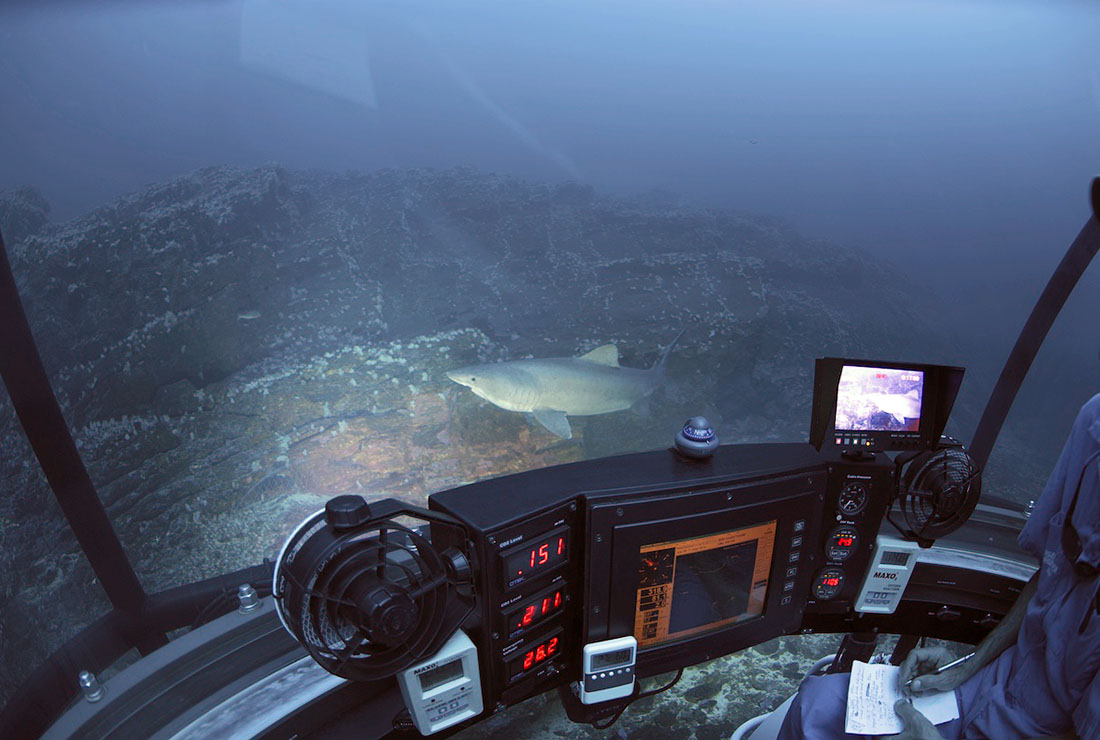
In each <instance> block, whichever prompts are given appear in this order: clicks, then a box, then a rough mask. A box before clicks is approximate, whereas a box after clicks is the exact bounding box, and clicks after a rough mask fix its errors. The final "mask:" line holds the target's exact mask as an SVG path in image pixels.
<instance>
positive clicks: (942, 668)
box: [905, 653, 974, 688]
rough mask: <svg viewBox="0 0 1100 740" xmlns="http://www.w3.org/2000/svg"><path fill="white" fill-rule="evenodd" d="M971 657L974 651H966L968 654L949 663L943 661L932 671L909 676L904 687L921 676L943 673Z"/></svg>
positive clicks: (907, 686)
mask: <svg viewBox="0 0 1100 740" xmlns="http://www.w3.org/2000/svg"><path fill="white" fill-rule="evenodd" d="M973 657H974V653H968V654H966V655H964V656H962V657H961V658H959V659H958V660H953V661H951V662H950V663H944V664H943V665H941V666H940V667H938V668H936V669H934V670H932V671H929V672H928V673H922V674H921V675H920V676H913V677H912V678H910V679H909V680H908V681H906V682H905V686H906V688H909V687H910V686H912V683H913V682H914V681H916V680H917V679H918V678H921V677H922V676H937V675H939V674H941V673H943V672H944V671H946V670H948V669H949V668H954V667H955V666H957V665H962V664H963V663H965V662H966V661H968V660H970V659H971V658H973Z"/></svg>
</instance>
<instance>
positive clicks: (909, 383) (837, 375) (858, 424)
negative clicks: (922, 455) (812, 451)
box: [810, 357, 963, 453]
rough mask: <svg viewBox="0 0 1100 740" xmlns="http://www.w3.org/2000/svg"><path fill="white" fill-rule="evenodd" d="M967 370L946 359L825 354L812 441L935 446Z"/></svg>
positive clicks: (817, 379)
mask: <svg viewBox="0 0 1100 740" xmlns="http://www.w3.org/2000/svg"><path fill="white" fill-rule="evenodd" d="M962 375H963V369H962V368H961V367H949V366H946V365H925V364H916V363H897V362H884V361H876V360H853V359H843V358H836V357H827V358H824V359H820V360H818V361H817V366H816V368H815V373H814V407H813V418H812V421H811V426H810V443H811V444H813V445H814V446H815V447H817V448H818V449H821V447H822V445H823V444H826V445H829V446H831V447H834V448H836V449H837V450H839V451H842V452H846V453H847V452H851V451H857V452H872V451H877V450H919V449H933V448H934V447H935V446H936V445H937V444H939V440H940V435H941V434H943V428H944V425H945V424H946V423H947V418H948V416H949V415H950V413H951V408H952V406H953V405H954V403H955V397H956V396H957V395H958V391H959V386H960V385H961V384H962Z"/></svg>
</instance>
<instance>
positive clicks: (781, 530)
mask: <svg viewBox="0 0 1100 740" xmlns="http://www.w3.org/2000/svg"><path fill="white" fill-rule="evenodd" d="M824 495H825V472H824V471H823V470H818V471H813V472H807V473H802V474H793V475H792V474H790V473H788V474H785V475H782V476H777V477H773V478H765V479H756V480H753V481H747V482H746V481H737V482H734V483H727V484H724V485H722V484H717V485H715V486H713V487H708V488H707V489H705V490H699V489H694V490H687V491H671V492H669V491H665V492H661V493H657V494H650V495H648V496H642V497H637V498H633V500H621V499H619V498H617V497H616V498H615V499H614V500H610V501H607V502H604V503H600V502H593V503H592V505H591V509H590V515H589V521H590V529H589V537H588V551H589V555H588V559H587V561H586V562H587V563H591V562H593V561H597V562H600V559H601V558H606V560H602V562H613V563H616V564H619V563H621V564H622V566H621V567H616V568H615V569H614V570H613V572H612V574H611V577H610V579H608V580H603V579H597V578H593V579H590V581H589V591H588V594H587V598H586V603H587V604H589V605H590V608H589V609H588V612H587V614H586V625H585V635H586V642H596V641H599V640H605V639H609V638H612V637H622V636H625V635H633V634H634V615H635V607H636V603H635V600H636V593H637V577H638V576H637V569H636V567H635V564H636V563H637V560H638V552H639V550H640V549H641V548H642V547H643V546H645V545H648V544H652V543H654V542H661V541H665V540H680V539H686V538H691V537H698V536H703V535H706V534H710V533H716V532H724V531H729V530H734V529H743V528H745V527H750V526H752V525H753V524H756V523H764V522H768V521H771V520H775V521H776V535H775V543H774V546H773V556H772V565H771V571H770V574H769V583H768V592H767V597H766V599H765V606H764V611H763V613H762V614H761V615H760V616H759V617H755V618H753V619H750V620H747V621H744V622H740V623H737V624H733V625H729V626H726V627H720V628H717V629H715V630H714V631H709V632H704V633H701V634H697V635H694V636H691V637H688V638H685V639H682V640H678V641H676V642H671V643H666V644H661V645H656V646H652V647H650V648H641V647H639V648H638V651H637V665H638V668H637V674H638V675H639V676H651V675H654V674H657V673H661V672H663V671H666V670H670V669H674V668H677V667H680V666H685V665H693V664H695V663H699V662H702V661H704V660H708V659H710V658H711V657H715V656H718V655H724V654H726V653H729V652H733V651H735V650H740V649H742V648H743V647H748V646H751V645H755V644H759V643H760V642H763V641H764V640H768V639H771V638H772V637H776V636H778V635H782V634H787V633H789V632H793V631H795V630H796V629H797V628H798V625H799V624H800V623H801V619H802V612H803V610H804V608H805V604H806V601H807V593H808V590H809V589H808V585H809V576H810V574H811V573H812V570H813V567H812V564H813V563H814V562H815V561H816V560H817V555H816V553H815V552H814V550H815V549H816V548H814V547H813V546H812V545H811V544H810V543H814V542H817V541H818V532H817V527H818V521H817V520H818V516H816V515H815V514H814V512H816V511H819V510H820V508H821V506H822V501H823V500H824ZM795 521H802V522H803V523H804V527H805V528H804V529H803V530H802V531H799V532H797V533H796V532H795V530H794V523H795ZM796 536H801V538H802V542H803V543H804V544H803V545H802V546H801V547H800V548H792V547H791V542H792V539H793V538H794V537H796ZM793 553H797V557H798V560H797V561H795V562H792V561H791V560H790V557H791V555H792V554H793ZM792 564H795V565H797V566H798V568H799V572H798V575H797V576H796V578H795V587H794V589H793V591H788V592H784V590H783V583H784V582H785V581H787V580H790V579H788V578H786V577H785V574H786V570H787V568H788V567H789V566H791V565H792ZM783 599H787V601H786V603H781V600H783ZM595 606H598V607H600V608H599V609H596V608H593V607H595Z"/></svg>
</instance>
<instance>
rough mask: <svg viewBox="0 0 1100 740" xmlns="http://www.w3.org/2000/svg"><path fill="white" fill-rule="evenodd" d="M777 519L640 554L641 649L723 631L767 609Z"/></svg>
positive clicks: (637, 627)
mask: <svg viewBox="0 0 1100 740" xmlns="http://www.w3.org/2000/svg"><path fill="white" fill-rule="evenodd" d="M775 530H776V522H775V520H771V521H768V522H764V523H762V524H756V525H754V526H751V527H746V528H743V529H735V530H731V531H727V532H719V533H716V534H708V535H705V536H702V537H694V538H690V539H684V540H673V541H669V542H656V543H652V544H647V545H644V546H643V547H641V548H640V549H639V552H638V589H637V595H636V597H635V612H634V637H635V639H637V640H638V647H639V648H645V647H653V646H654V645H660V644H663V643H666V642H671V641H674V640H680V639H683V638H687V637H693V636H695V635H699V634H702V633H704V632H709V631H711V630H716V629H720V628H722V627H726V626H729V625H731V624H735V623H738V622H743V621H745V620H748V619H752V618H753V617H758V616H760V615H761V614H762V613H763V611H764V604H765V597H766V596H767V592H768V576H769V574H770V573H771V567H772V551H773V549H774V545H775Z"/></svg>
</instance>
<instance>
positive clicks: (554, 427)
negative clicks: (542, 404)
mask: <svg viewBox="0 0 1100 740" xmlns="http://www.w3.org/2000/svg"><path fill="white" fill-rule="evenodd" d="M534 414H535V420H536V421H537V422H538V423H539V424H542V425H543V426H544V427H546V428H547V429H549V430H550V431H551V432H552V433H553V434H556V435H558V436H559V437H561V438H562V439H573V430H572V429H571V428H570V427H569V420H568V419H566V418H565V412H564V411H554V410H552V409H539V410H537V411H535V412H534Z"/></svg>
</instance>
